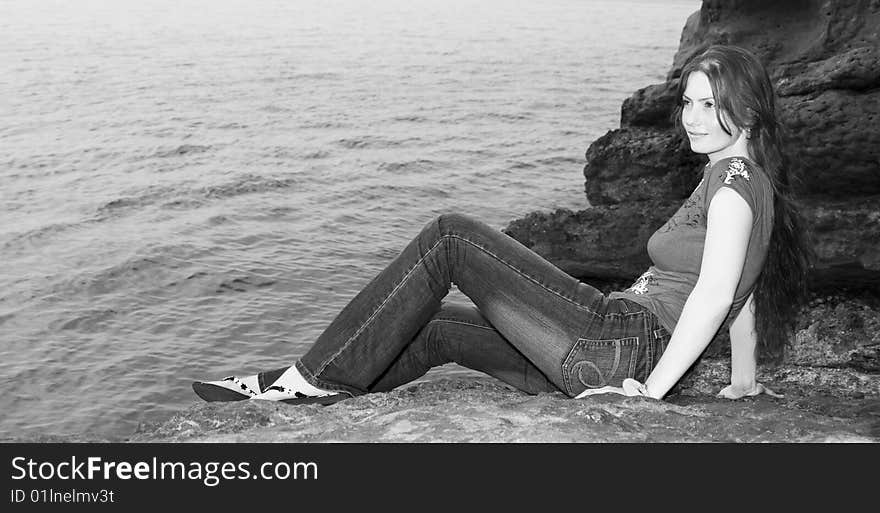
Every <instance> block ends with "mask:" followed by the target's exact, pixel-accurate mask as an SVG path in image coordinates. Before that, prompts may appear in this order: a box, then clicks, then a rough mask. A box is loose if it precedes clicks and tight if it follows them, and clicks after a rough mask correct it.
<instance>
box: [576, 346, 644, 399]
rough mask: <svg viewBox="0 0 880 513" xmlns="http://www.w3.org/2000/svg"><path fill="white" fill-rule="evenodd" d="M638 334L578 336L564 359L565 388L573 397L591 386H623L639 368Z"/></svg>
mask: <svg viewBox="0 0 880 513" xmlns="http://www.w3.org/2000/svg"><path fill="white" fill-rule="evenodd" d="M638 355H639V337H626V338H617V339H605V340H593V339H587V338H579V339H578V341H577V343H576V344H575V345H574V347H573V348H572V349H571V351H570V352H569V353H568V356H567V357H566V358H565V361H563V362H562V378H563V380H564V383H565V391H566V392H567V393H568V394H569V395H571V396H572V397H574V396H576V395H578V394H579V393H581V392H583V391H584V390H586V389H588V388H599V387H604V386H606V385H612V386H620V385H622V384H623V380H624V379H626V378H632V377H633V376H634V375H635V371H636V362H637V360H638Z"/></svg>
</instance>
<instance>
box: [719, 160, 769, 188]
mask: <svg viewBox="0 0 880 513" xmlns="http://www.w3.org/2000/svg"><path fill="white" fill-rule="evenodd" d="M708 172H709V175H710V176H711V177H713V178H718V179H720V180H721V182H722V184H723V185H731V184H732V183H734V181H736V180H744V181H745V182H751V181H752V180H754V179H756V178H757V179H758V180H760V179H763V178H766V176H765V173H764V169H763V168H761V166H759V165H758V164H757V163H756V162H755V161H754V160H752V159H750V158H748V157H746V156H740V155H737V156H732V157H725V158H723V159H719V160H718V162H715V164H712V165H711V166H710V168H709V171H708Z"/></svg>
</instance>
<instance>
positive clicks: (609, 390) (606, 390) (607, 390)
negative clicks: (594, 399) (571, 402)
mask: <svg viewBox="0 0 880 513" xmlns="http://www.w3.org/2000/svg"><path fill="white" fill-rule="evenodd" d="M597 394H620V395H626V392H624V391H623V389H622V388H620V387H613V386H610V385H609V386H605V387H602V388H588V389H586V390H584V391H583V392H581V393H580V394H578V395H576V396H575V397H574V398H575V399H583V398H584V397H587V396H590V395H597Z"/></svg>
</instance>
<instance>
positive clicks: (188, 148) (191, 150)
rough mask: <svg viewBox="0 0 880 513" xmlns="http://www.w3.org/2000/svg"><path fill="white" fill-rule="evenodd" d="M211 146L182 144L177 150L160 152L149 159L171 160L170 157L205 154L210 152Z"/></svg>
mask: <svg viewBox="0 0 880 513" xmlns="http://www.w3.org/2000/svg"><path fill="white" fill-rule="evenodd" d="M210 150H211V146H203V145H201V144H181V145H180V146H178V147H177V148H174V149H171V150H160V151H157V152H156V153H153V154H152V155H150V156H149V157H147V158H160V159H164V158H169V157H180V156H183V155H190V154H195V153H205V152H206V151H210Z"/></svg>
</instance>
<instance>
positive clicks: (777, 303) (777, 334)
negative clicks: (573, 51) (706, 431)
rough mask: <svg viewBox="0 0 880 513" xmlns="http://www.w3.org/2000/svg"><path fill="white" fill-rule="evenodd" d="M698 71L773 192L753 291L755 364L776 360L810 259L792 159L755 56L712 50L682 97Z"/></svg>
mask: <svg viewBox="0 0 880 513" xmlns="http://www.w3.org/2000/svg"><path fill="white" fill-rule="evenodd" d="M695 71H700V72H703V73H705V74H706V76H707V77H708V78H709V83H710V85H711V87H712V93H713V95H714V97H715V103H716V105H717V109H716V115H717V116H718V122H719V124H720V125H721V127H722V128H723V129H724V131H725V132H727V133H728V134H731V131H730V129H729V127H728V123H730V124H733V125H734V126H736V127H738V128H740V129H742V130H745V131H746V134H747V137H748V146H749V150H750V152H751V156H752V157H753V159H754V160H755V162H756V163H757V164H758V165H759V166H761V168H762V169H763V170H764V171H765V172H766V174H767V176H768V177H769V179H770V184H771V186H772V188H773V193H774V194H773V216H774V217H773V230H772V232H771V235H770V244H769V247H768V249H767V256H766V259H765V260H764V265H763V267H762V269H761V273H760V275H759V276H758V281H757V283H756V285H755V290H754V302H755V329H756V331H757V337H758V344H757V353H758V354H757V356H758V358H759V360H760V361H762V362H768V363H780V362H781V361H782V358H783V356H784V351H785V345H786V342H787V341H788V339H789V336H790V335H792V334H793V333H794V331H795V329H796V325H797V316H798V314H799V312H800V309H801V307H802V306H803V305H804V304H806V302H807V299H808V287H807V273H808V272H809V269H810V267H811V266H812V263H813V261H814V258H815V254H814V252H813V249H812V244H811V243H810V241H809V236H808V235H807V233H806V229H805V228H806V226H805V223H804V221H803V219H802V218H801V216H800V214H799V213H798V210H797V207H796V204H795V202H794V200H793V199H792V188H793V184H792V181H791V177H790V174H789V173H790V165H791V164H790V162H791V159H790V156H789V154H788V152H787V151H785V146H784V143H783V141H784V139H785V134H784V127H783V126H782V125H781V124H780V123H779V120H778V119H777V117H776V94H775V92H774V90H773V85H772V83H771V82H770V76H769V75H768V73H767V70H766V69H765V68H764V66H763V65H762V64H761V62H760V61H759V60H758V58H757V57H755V56H754V55H753V54H752V53H751V52H749V51H748V50H745V49H743V48H739V47H736V46H719V45H716V46H710V47H709V48H707V49H706V50H704V51H702V52H700V53H698V54H697V55H695V56H694V57H692V58H691V59H690V60H689V61H688V62H687V63H686V64H685V66H684V68H683V69H682V72H681V79H680V82H679V95H678V96H679V98H681V96H682V95H683V94H684V88H685V85H686V84H687V79H688V76H689V75H690V74H691V73H693V72H695ZM681 109H682V107H681V103H680V100H679V106H678V108H677V109H676V111H675V113H674V116H675V122H676V126H677V127H679V129H681Z"/></svg>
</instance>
